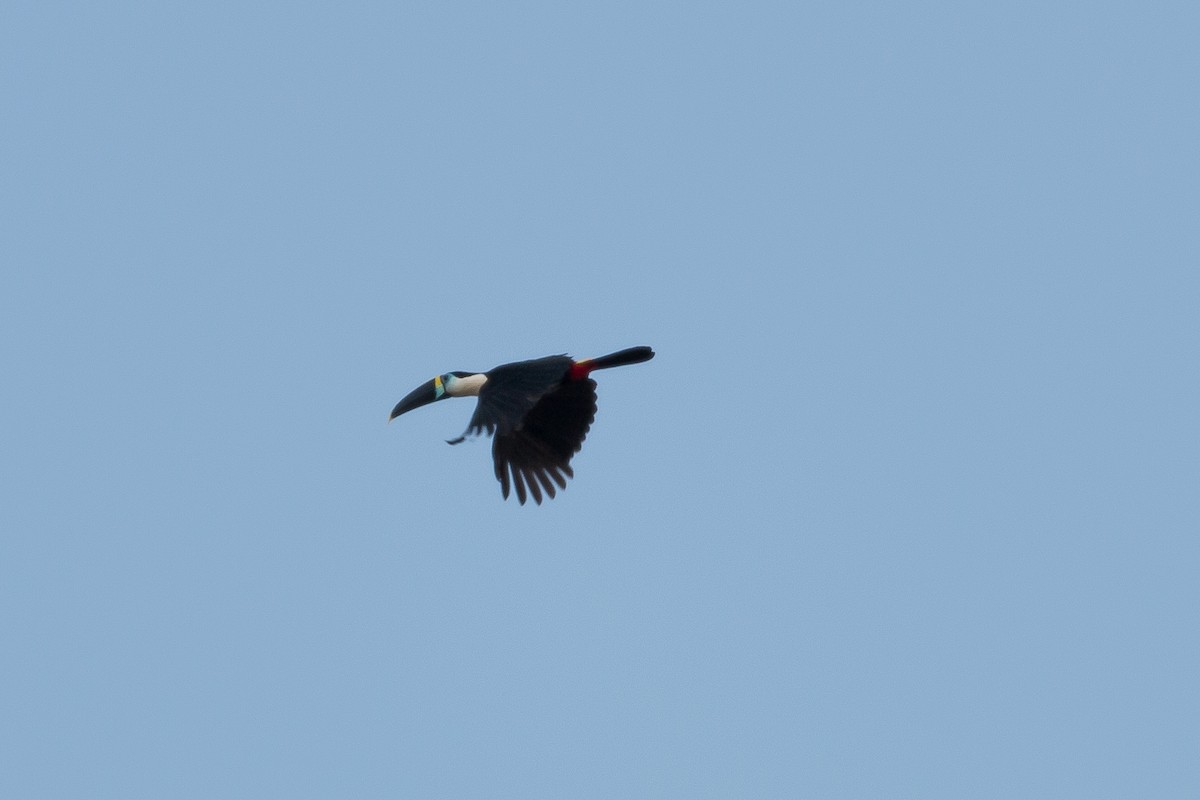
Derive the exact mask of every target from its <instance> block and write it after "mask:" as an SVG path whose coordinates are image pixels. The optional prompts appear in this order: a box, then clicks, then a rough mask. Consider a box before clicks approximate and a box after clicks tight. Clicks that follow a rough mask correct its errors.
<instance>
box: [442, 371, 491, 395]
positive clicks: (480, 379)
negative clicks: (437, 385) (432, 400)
mask: <svg viewBox="0 0 1200 800" xmlns="http://www.w3.org/2000/svg"><path fill="white" fill-rule="evenodd" d="M485 383H487V375H484V374H483V373H480V374H478V375H468V376H467V377H465V378H460V377H458V376H457V375H451V376H449V377H448V378H447V379H446V394H448V395H450V396H451V397H471V396H474V395H478V394H479V390H480V389H482V388H483V385H484V384H485Z"/></svg>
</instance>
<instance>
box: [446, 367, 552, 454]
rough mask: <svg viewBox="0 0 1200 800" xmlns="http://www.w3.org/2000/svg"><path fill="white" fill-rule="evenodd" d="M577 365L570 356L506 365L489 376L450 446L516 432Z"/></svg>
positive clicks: (497, 368) (489, 373) (491, 372)
mask: <svg viewBox="0 0 1200 800" xmlns="http://www.w3.org/2000/svg"><path fill="white" fill-rule="evenodd" d="M574 363H575V362H574V361H572V360H571V359H570V358H569V357H568V356H546V357H545V358H535V359H533V360H532V361H518V362H516V363H514V364H504V365H503V366H499V367H496V368H495V369H493V370H492V371H490V372H488V373H487V382H486V383H484V384H483V388H482V389H481V390H480V392H479V402H478V403H477V404H476V406H475V413H474V414H473V415H472V416H471V421H470V423H468V424H467V429H466V431H464V432H463V435H462V436H460V437H458V438H457V439H451V440H450V444H458V443H459V442H461V441H463V440H464V439H465V438H467V437H468V436H478V435H480V434H482V433H487V434H489V435H491V434H494V433H501V434H503V433H508V432H509V431H511V430H513V428H515V427H517V426H519V425H520V424H521V420H523V419H524V418H525V415H526V414H528V413H529V412H530V411H532V410H533V407H534V406H535V405H537V403H538V401H539V400H541V399H542V396H543V395H545V394H546V393H547V392H550V391H553V390H554V389H555V388H556V387H557V386H558V385H559V384H560V383H561V382H562V379H563V378H564V377H566V375H567V371H568V370H569V369H571V365H572V364H574Z"/></svg>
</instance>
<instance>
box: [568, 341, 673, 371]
mask: <svg viewBox="0 0 1200 800" xmlns="http://www.w3.org/2000/svg"><path fill="white" fill-rule="evenodd" d="M652 358H654V351H653V350H651V349H650V348H649V347H645V346H643V347H629V348H626V349H625V350H618V351H617V352H615V353H609V354H608V355H606V356H600V357H599V358H590V359H588V360H587V361H581V362H579V363H580V364H586V365H587V368H588V372H591V371H592V370H595V369H608V368H609V367H623V366H625V365H626V364H640V363H642V362H643V361H649V360H650V359H652Z"/></svg>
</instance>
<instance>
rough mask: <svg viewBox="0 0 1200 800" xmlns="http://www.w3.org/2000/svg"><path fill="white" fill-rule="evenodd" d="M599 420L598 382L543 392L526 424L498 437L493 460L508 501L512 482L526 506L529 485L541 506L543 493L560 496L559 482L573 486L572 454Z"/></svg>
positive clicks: (569, 384)
mask: <svg viewBox="0 0 1200 800" xmlns="http://www.w3.org/2000/svg"><path fill="white" fill-rule="evenodd" d="M489 382H490V378H489ZM595 418H596V382H595V381H593V380H591V379H590V378H588V379H586V380H581V381H568V382H566V383H562V384H560V385H559V387H558V388H557V389H555V390H554V391H552V392H548V393H546V394H543V395H542V397H541V398H540V399H539V400H538V401H537V402H536V403H535V404H534V405H533V407H532V408H531V409H530V410H529V412H528V413H527V414H525V417H524V420H523V421H522V422H521V423H520V424H517V425H515V426H512V427H511V428H509V430H507V431H504V430H498V431H497V433H496V435H495V438H494V439H493V440H492V459H493V460H494V461H495V463H496V480H498V481H500V489H501V491H502V493H503V494H504V498H505V499H506V500H507V499H508V493H509V487H510V485H511V486H512V487H514V488H516V490H517V500H518V502H520V503H521V505H524V504H525V498H526V489H528V492H529V494H532V495H533V501H534V502H535V503H537V504H538V505H541V503H542V492H543V491H545V493H546V494H547V495H549V496H550V497H554V495H555V488H554V486H555V484H558V488H559V489H565V488H567V478H573V477H575V472H574V471H573V470H572V469H571V458H572V456H574V455H575V454H576V453H578V452H579V448H581V447H583V440H584V439H585V438H587V433H588V429H590V428H591V427H592V421H593V420H594V419H595ZM510 476H511V483H510Z"/></svg>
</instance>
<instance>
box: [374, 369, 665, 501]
mask: <svg viewBox="0 0 1200 800" xmlns="http://www.w3.org/2000/svg"><path fill="white" fill-rule="evenodd" d="M652 358H654V351H653V350H651V349H650V348H649V347H630V348H628V349H626V350H620V351H618V352H616V353H610V354H609V355H606V356H601V357H600V358H587V359H583V360H582V361H575V360H574V359H572V358H571V357H569V356H565V355H563V356H546V357H545V358H535V359H532V360H530V361H517V362H515V363H512V364H501V365H500V366H498V367H496V368H495V369H492V370H489V371H487V372H480V373H471V372H447V373H446V374H445V375H438V376H437V377H436V378H434V379H433V380H431V381H428V382H426V383H423V384H421V385H420V386H418V387H417V388H416V389H414V390H413V391H411V392H409V394H408V395H407V396H406V397H405V398H404V399H403V400H401V401H400V402H399V403H397V404H396V407H395V408H393V409H392V415H391V416H390V417H388V421H389V422H390V421H391V420H393V419H395V418H396V417H398V416H400V415H401V414H404V413H407V412H409V411H412V410H413V409H414V408H420V407H421V406H423V405H427V404H429V403H432V402H434V401H435V400H444V399H446V398H447V397H476V396H477V397H478V398H479V402H478V404H477V405H476V406H475V414H474V415H473V416H472V417H471V422H470V423H469V424H468V425H467V430H466V431H465V432H464V433H463V435H462V436H459V437H458V438H457V439H450V440H448V443H449V444H458V443H459V442H461V441H463V440H464V439H466V438H467V437H468V436H474V435H478V434H482V433H485V432H486V433H487V434H489V435H490V436H491V437H492V460H493V461H494V462H495V464H496V480H498V481H500V489H501V492H502V493H503V495H504V499H505V500H507V499H508V495H509V489H510V488H515V489H516V492H517V500H518V501H519V502H520V503H521V505H524V504H525V499H526V497H527V496H528V495H533V501H534V502H535V503H537V504H538V505H541V502H542V495H543V494H546V495H549V496H550V497H554V494H555V491H556V490H555V488H554V487H555V484H557V485H558V488H559V489H566V488H567V478H573V477H575V472H574V471H573V470H572V469H571V458H572V456H574V455H575V454H576V453H578V452H579V450H580V448H581V447H583V440H584V439H585V438H586V437H587V433H588V429H589V428H591V426H592V420H594V419H595V418H596V382H595V381H594V380H592V379H591V378H590V377H588V376H589V375H590V374H591V373H592V372H594V371H596V370H598V369H608V368H609V367H622V366H625V365H626V364H639V363H641V362H643V361H649V360H650V359H652Z"/></svg>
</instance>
